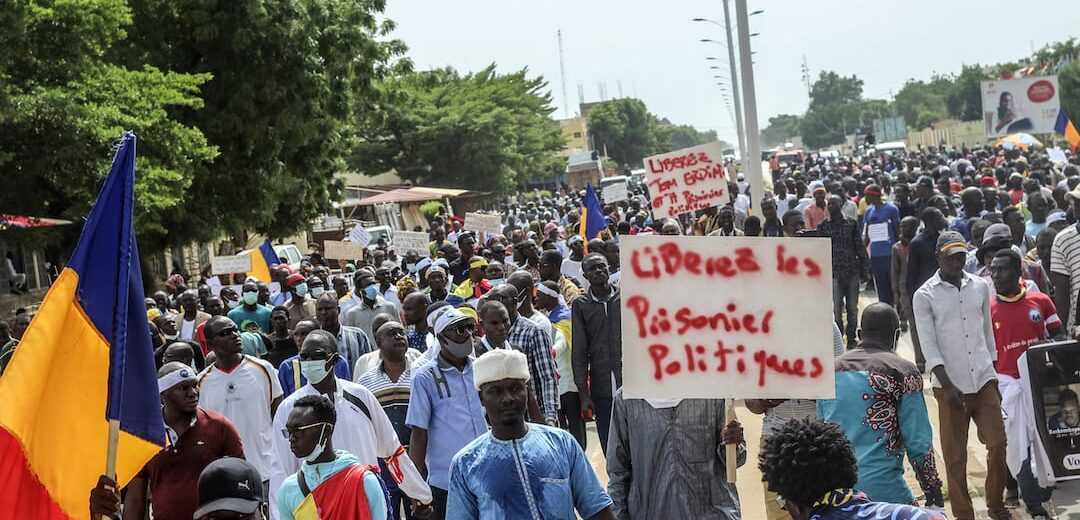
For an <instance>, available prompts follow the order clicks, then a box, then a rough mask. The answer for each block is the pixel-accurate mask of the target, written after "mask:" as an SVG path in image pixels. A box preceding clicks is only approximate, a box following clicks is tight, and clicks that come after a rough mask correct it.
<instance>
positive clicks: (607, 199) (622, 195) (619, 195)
mask: <svg viewBox="0 0 1080 520" xmlns="http://www.w3.org/2000/svg"><path fill="white" fill-rule="evenodd" d="M602 196H603V197H604V204H612V203H615V202H622V201H624V200H626V199H628V198H630V194H629V192H627V190H626V183H625V182H615V183H612V184H608V185H607V186H604V191H603V192H602Z"/></svg>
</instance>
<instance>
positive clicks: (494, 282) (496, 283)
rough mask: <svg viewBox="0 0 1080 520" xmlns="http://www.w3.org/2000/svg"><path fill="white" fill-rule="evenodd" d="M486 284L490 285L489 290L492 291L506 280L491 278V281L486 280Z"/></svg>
mask: <svg viewBox="0 0 1080 520" xmlns="http://www.w3.org/2000/svg"><path fill="white" fill-rule="evenodd" d="M488 283H490V284H491V288H492V289H494V288H496V287H498V286H500V285H502V284H504V283H506V278H492V279H490V280H488Z"/></svg>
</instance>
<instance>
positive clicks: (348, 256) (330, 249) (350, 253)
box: [323, 240, 364, 260]
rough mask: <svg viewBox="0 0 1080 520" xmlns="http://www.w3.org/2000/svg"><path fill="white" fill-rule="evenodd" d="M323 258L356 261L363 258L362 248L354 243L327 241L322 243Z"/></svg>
mask: <svg viewBox="0 0 1080 520" xmlns="http://www.w3.org/2000/svg"><path fill="white" fill-rule="evenodd" d="M323 248H324V249H325V251H324V252H323V257H325V258H329V259H331V260H356V259H359V258H363V257H364V246H362V245H360V244H358V243H356V242H346V241H341V240H327V241H326V242H323Z"/></svg>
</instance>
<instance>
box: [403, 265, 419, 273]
mask: <svg viewBox="0 0 1080 520" xmlns="http://www.w3.org/2000/svg"><path fill="white" fill-rule="evenodd" d="M405 269H408V270H409V272H410V273H415V272H416V264H405Z"/></svg>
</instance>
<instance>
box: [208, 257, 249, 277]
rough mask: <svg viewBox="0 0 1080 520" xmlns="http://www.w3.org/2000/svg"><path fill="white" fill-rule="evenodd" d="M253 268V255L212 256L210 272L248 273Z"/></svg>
mask: <svg viewBox="0 0 1080 520" xmlns="http://www.w3.org/2000/svg"><path fill="white" fill-rule="evenodd" d="M250 270H251V256H249V255H229V256H213V257H210V274H233V273H246V272H248V271H250Z"/></svg>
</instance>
